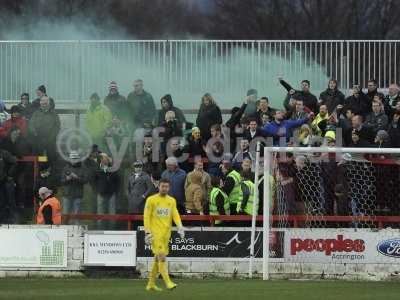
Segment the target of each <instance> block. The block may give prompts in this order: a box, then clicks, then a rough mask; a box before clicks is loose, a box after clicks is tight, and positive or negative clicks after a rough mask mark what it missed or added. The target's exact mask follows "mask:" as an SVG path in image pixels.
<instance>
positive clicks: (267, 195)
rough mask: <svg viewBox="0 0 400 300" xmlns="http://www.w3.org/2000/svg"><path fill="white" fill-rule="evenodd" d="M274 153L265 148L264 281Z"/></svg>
mask: <svg viewBox="0 0 400 300" xmlns="http://www.w3.org/2000/svg"><path fill="white" fill-rule="evenodd" d="M271 155H272V152H271V150H270V149H269V147H264V179H263V180H264V197H263V280H268V279H269V267H268V264H269V228H270V216H269V201H270V199H271V187H270V179H269V178H270V176H271V174H270V169H271Z"/></svg>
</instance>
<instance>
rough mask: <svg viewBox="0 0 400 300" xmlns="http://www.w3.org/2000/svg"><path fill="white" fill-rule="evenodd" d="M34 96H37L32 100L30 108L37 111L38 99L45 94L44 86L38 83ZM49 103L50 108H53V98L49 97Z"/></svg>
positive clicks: (38, 107)
mask: <svg viewBox="0 0 400 300" xmlns="http://www.w3.org/2000/svg"><path fill="white" fill-rule="evenodd" d="M36 96H37V98H36V99H35V100H33V101H32V110H33V112H35V111H37V110H39V109H40V99H41V98H42V97H43V96H47V90H46V87H45V86H44V85H40V86H39V87H38V88H37V90H36ZM49 101H50V102H49V103H50V109H52V110H54V108H55V103H54V100H53V98H51V97H49Z"/></svg>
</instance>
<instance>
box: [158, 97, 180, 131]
mask: <svg viewBox="0 0 400 300" xmlns="http://www.w3.org/2000/svg"><path fill="white" fill-rule="evenodd" d="M163 99H164V100H166V101H167V103H168V105H169V108H168V109H165V108H164V107H163V106H162V104H161V109H160V110H159V111H158V117H157V122H156V124H157V125H158V126H161V125H162V124H163V122H164V121H165V114H166V112H167V111H170V110H172V111H173V112H174V113H175V118H176V119H177V120H178V123H179V124H183V123H186V119H185V116H184V115H183V112H182V111H181V110H180V109H179V108H177V107H175V106H174V102H173V101H172V97H171V95H170V94H167V95H165V96H164V97H162V98H161V100H160V103H162V100H163Z"/></svg>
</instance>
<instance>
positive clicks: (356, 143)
mask: <svg viewBox="0 0 400 300" xmlns="http://www.w3.org/2000/svg"><path fill="white" fill-rule="evenodd" d="M372 146H373V145H372V144H371V143H370V142H369V141H368V140H366V139H364V138H362V137H361V134H360V132H357V131H356V130H354V129H353V131H352V132H351V142H350V145H349V147H351V148H368V147H372Z"/></svg>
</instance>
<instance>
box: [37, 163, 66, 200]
mask: <svg viewBox="0 0 400 300" xmlns="http://www.w3.org/2000/svg"><path fill="white" fill-rule="evenodd" d="M59 184H60V182H59V180H58V178H57V176H55V175H54V174H53V173H52V168H51V166H50V165H49V164H48V163H43V164H40V165H39V177H38V178H37V181H36V184H35V186H34V187H33V195H34V197H35V198H36V199H37V200H38V201H39V200H40V195H39V189H40V188H41V187H43V186H45V187H47V188H49V189H50V190H52V192H53V193H54V194H57V188H58V186H59Z"/></svg>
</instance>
